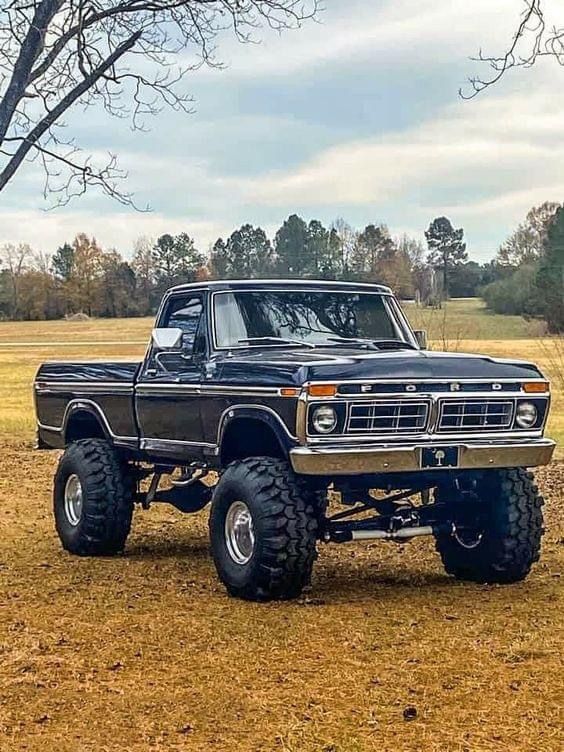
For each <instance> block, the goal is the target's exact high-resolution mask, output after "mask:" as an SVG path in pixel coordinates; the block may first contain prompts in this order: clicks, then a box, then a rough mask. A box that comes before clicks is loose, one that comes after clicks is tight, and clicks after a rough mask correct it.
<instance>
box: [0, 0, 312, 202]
mask: <svg viewBox="0 0 564 752" xmlns="http://www.w3.org/2000/svg"><path fill="white" fill-rule="evenodd" d="M319 3H320V0H0V192H1V191H2V190H3V189H4V188H5V187H6V185H7V184H8V182H9V181H10V180H11V179H12V178H13V176H14V175H15V173H16V172H17V170H18V169H19V168H20V167H21V165H22V163H24V162H25V161H26V160H35V161H37V162H39V163H40V164H41V165H42V167H43V169H44V172H45V186H44V193H45V195H47V194H51V195H54V198H55V203H59V204H64V203H67V202H68V201H69V200H70V199H71V198H72V197H73V196H76V195H79V194H82V193H84V192H85V191H86V190H87V189H88V188H89V187H90V186H98V187H99V188H101V189H102V191H104V193H106V194H107V195H109V196H111V197H113V198H115V199H117V200H118V201H120V202H122V203H124V204H132V203H133V202H132V197H131V194H128V193H125V192H123V191H122V189H121V188H120V184H121V183H120V179H121V178H123V177H125V175H124V174H123V172H122V171H121V170H120V169H119V167H118V164H117V161H116V157H115V156H114V155H111V154H110V155H109V156H108V159H107V161H106V162H105V164H102V165H100V164H96V162H95V160H93V159H92V157H91V156H88V155H84V153H83V152H81V150H80V148H79V146H78V145H77V144H76V143H75V141H74V139H73V138H72V137H69V136H67V135H65V130H64V128H65V124H64V122H63V116H64V115H65V113H66V112H67V111H68V110H69V109H70V108H71V107H72V106H73V105H75V104H76V103H80V104H81V105H82V106H83V107H84V108H85V109H86V108H89V107H91V106H94V105H101V106H102V107H104V108H105V110H106V111H107V112H108V113H109V114H110V115H112V116H115V117H118V118H130V120H131V124H132V127H133V128H134V129H143V128H145V121H146V118H147V116H150V115H154V114H156V113H158V112H159V111H160V110H161V109H162V108H163V107H170V108H172V109H173V110H180V111H183V112H186V113H189V112H190V111H191V107H192V98H191V96H190V94H189V93H188V92H187V91H186V88H185V76H186V75H187V74H188V73H190V72H191V71H194V70H195V69H197V68H199V67H200V66H202V65H208V66H216V67H218V66H221V62H220V60H219V59H218V57H217V44H218V40H219V37H220V36H221V35H222V34H224V33H225V32H227V31H228V30H231V31H232V32H233V33H234V34H235V37H236V38H237V39H238V40H239V41H241V42H249V41H253V39H254V36H253V35H254V33H255V32H256V30H257V29H258V28H260V27H262V26H267V27H269V28H271V29H274V30H275V31H278V32H280V31H282V30H284V29H288V28H296V27H299V26H300V25H301V24H302V22H303V21H305V20H306V19H308V18H312V17H314V16H315V15H316V13H317V11H318V10H319Z"/></svg>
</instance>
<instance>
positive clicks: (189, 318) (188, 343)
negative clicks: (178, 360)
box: [162, 295, 205, 356]
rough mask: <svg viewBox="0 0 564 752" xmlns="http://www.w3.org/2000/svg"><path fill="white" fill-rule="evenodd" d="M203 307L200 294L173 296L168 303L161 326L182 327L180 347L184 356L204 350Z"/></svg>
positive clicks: (169, 327)
mask: <svg viewBox="0 0 564 752" xmlns="http://www.w3.org/2000/svg"><path fill="white" fill-rule="evenodd" d="M203 309H204V306H203V300H202V296H201V295H190V296H186V297H178V298H173V299H172V300H171V301H170V303H169V304H168V308H167V311H166V313H165V318H164V321H163V324H162V326H164V327H166V328H168V329H182V332H183V335H182V349H183V351H184V355H185V356H186V355H193V354H196V353H198V352H200V353H201V352H203V350H205V336H204V333H203V326H202V312H203Z"/></svg>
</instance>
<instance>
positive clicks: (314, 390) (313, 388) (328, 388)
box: [307, 384, 337, 397]
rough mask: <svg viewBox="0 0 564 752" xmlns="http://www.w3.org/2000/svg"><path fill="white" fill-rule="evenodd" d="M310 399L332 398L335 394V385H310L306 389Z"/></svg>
mask: <svg viewBox="0 0 564 752" xmlns="http://www.w3.org/2000/svg"><path fill="white" fill-rule="evenodd" d="M307 393H308V394H309V396H310V397H334V396H335V395H336V394H337V385H336V384H310V386H308V388H307Z"/></svg>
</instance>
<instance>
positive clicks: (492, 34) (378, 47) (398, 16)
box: [210, 0, 521, 77]
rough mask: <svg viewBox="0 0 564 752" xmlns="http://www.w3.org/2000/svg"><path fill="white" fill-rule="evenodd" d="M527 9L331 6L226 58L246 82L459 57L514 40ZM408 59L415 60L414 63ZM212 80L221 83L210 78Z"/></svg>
mask: <svg viewBox="0 0 564 752" xmlns="http://www.w3.org/2000/svg"><path fill="white" fill-rule="evenodd" d="M520 10H521V8H520V7H519V5H517V4H516V2H515V0H496V2H495V3H492V2H491V0H472V2H468V0H388V2H370V3H368V2H366V1H365V0H357V1H356V2H347V3H343V2H340V0H328V1H327V2H326V13H322V14H321V15H320V17H319V23H317V24H315V25H313V27H312V24H311V23H310V24H307V25H306V26H305V28H304V29H302V30H300V31H298V32H286V33H284V34H282V35H280V36H279V37H276V36H274V35H272V34H269V33H268V32H267V31H264V32H262V33H260V35H259V36H260V37H261V40H262V41H261V43H260V44H258V45H248V46H246V47H242V46H241V45H240V44H236V43H232V44H229V43H227V44H224V45H222V46H221V47H220V50H219V57H220V58H221V59H222V60H223V61H224V62H225V63H226V64H227V65H228V66H229V70H230V72H231V73H235V74H236V75H242V76H251V77H257V76H266V75H289V74H295V73H296V72H297V71H300V70H306V71H307V70H308V69H311V68H312V67H314V66H319V65H323V64H327V63H339V62H341V63H347V64H349V63H354V61H358V60H366V59H367V58H369V59H376V60H378V59H379V60H380V61H381V62H384V63H389V62H390V60H391V59H393V60H394V61H396V62H397V60H398V58H402V57H403V61H404V62H406V61H407V60H408V59H411V60H413V59H414V58H416V57H420V55H421V54H426V55H427V56H429V57H428V59H429V60H434V62H437V61H438V60H439V59H444V58H445V57H448V56H452V51H453V50H456V52H457V54H458V55H459V56H460V57H464V56H468V55H471V54H474V53H475V52H477V50H478V48H479V47H480V45H485V46H489V45H499V44H501V45H503V44H504V43H506V42H507V41H508V39H510V37H511V34H512V32H513V30H514V28H515V24H516V22H517V21H518V19H519V12H520ZM407 56H409V57H407ZM210 74H211V75H215V74H214V72H213V71H210Z"/></svg>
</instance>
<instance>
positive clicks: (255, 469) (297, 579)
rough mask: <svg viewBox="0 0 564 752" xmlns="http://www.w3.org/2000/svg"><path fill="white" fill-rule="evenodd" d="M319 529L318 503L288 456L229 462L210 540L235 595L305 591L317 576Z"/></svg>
mask: <svg viewBox="0 0 564 752" xmlns="http://www.w3.org/2000/svg"><path fill="white" fill-rule="evenodd" d="M316 533H317V519H316V515H315V509H314V505H313V504H312V503H311V502H310V501H308V499H307V495H306V494H305V493H304V490H303V489H302V488H301V487H300V484H299V482H298V480H297V478H296V477H295V475H294V474H293V472H292V470H291V468H290V467H289V465H288V463H287V462H285V461H283V460H279V459H274V458H270V457H257V458H252V459H246V460H241V461H237V462H233V463H231V464H230V465H229V466H228V467H227V469H226V470H225V472H224V473H223V475H222V476H221V478H220V480H219V483H218V484H217V487H216V489H215V492H214V495H213V501H212V511H211V515H210V541H211V548H212V554H213V559H214V562H215V566H216V569H217V573H218V575H219V578H220V579H221V581H222V582H223V584H224V585H225V587H226V588H227V591H228V592H229V594H230V595H233V596H237V597H239V598H245V599H247V600H255V601H266V600H273V599H288V598H295V597H297V596H299V595H300V593H301V592H302V589H303V587H304V585H306V584H307V583H309V580H310V578H311V571H312V568H313V562H314V560H315V556H316V549H315V544H316V537H317V536H316Z"/></svg>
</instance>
